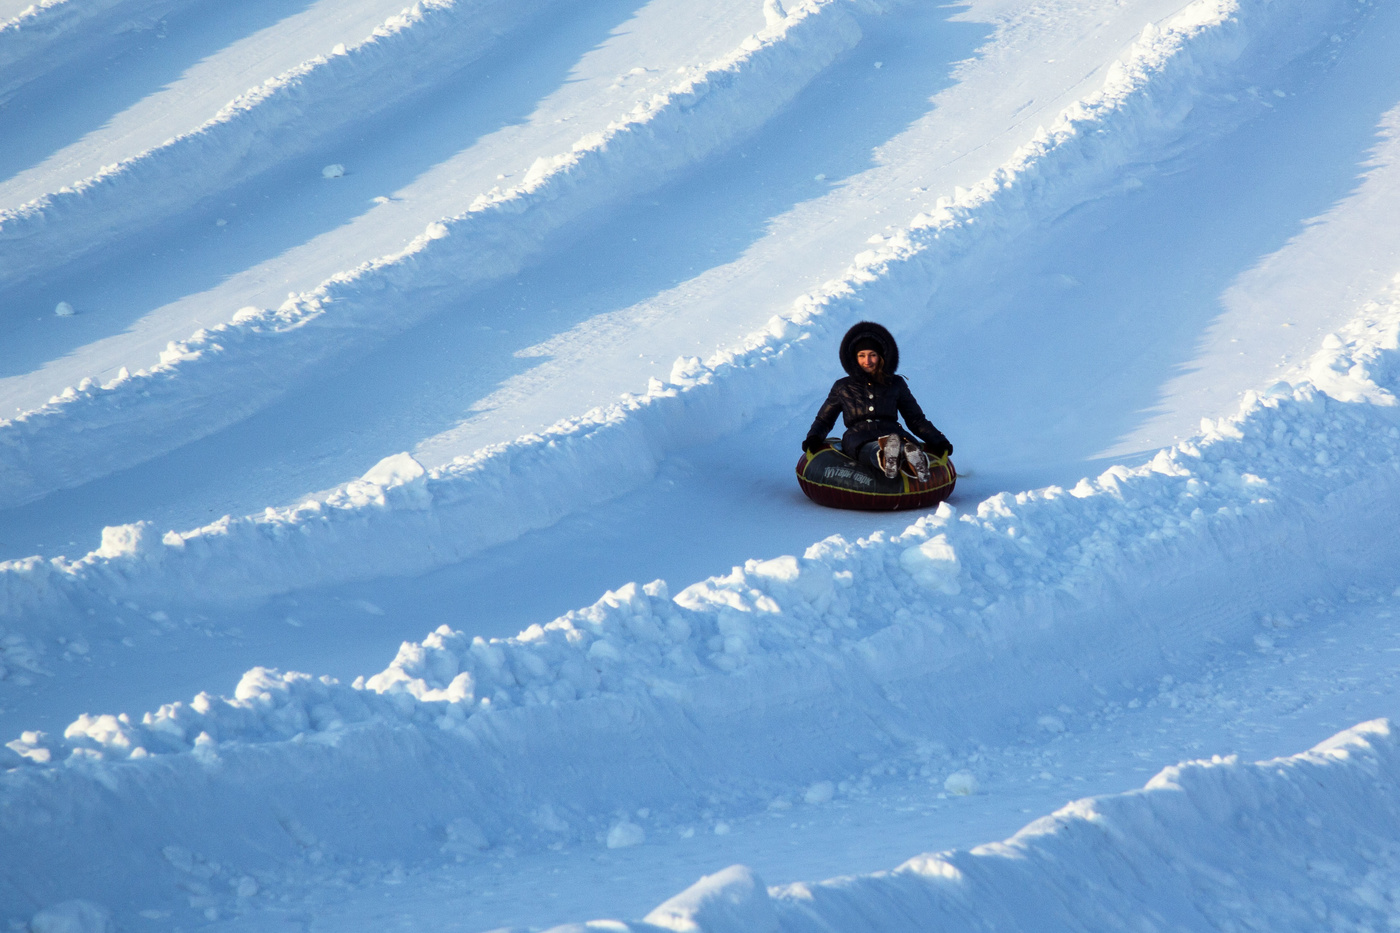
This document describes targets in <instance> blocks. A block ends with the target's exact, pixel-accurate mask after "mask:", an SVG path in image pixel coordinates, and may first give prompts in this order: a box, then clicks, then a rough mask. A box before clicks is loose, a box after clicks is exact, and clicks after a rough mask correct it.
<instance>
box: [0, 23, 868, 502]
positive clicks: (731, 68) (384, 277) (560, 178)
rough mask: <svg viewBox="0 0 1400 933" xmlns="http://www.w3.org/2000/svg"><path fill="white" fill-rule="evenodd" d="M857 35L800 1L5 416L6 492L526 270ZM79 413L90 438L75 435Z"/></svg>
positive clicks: (97, 468)
mask: <svg viewBox="0 0 1400 933" xmlns="http://www.w3.org/2000/svg"><path fill="white" fill-rule="evenodd" d="M441 2H443V3H446V2H447V0H441ZM859 38H860V28H859V26H858V25H857V24H856V22H855V19H854V18H853V17H852V15H851V14H850V12H849V11H848V10H847V7H846V4H845V3H844V2H842V0H808V2H806V3H803V4H801V5H797V6H794V8H793V10H792V11H791V12H789V13H788V14H787V15H786V16H785V17H784V18H782V19H781V20H779V21H777V22H776V23H774V24H773V25H770V26H768V27H766V28H765V29H764V30H762V31H761V32H759V33H758V34H756V35H755V36H752V37H750V38H748V39H746V40H745V41H744V42H743V43H742V44H741V46H740V47H739V48H738V49H736V50H735V51H733V52H732V53H730V54H729V55H727V56H725V57H724V58H722V59H720V60H719V61H716V62H713V63H711V64H710V65H708V66H706V67H705V68H703V69H699V70H697V72H695V73H693V74H690V75H688V76H687V77H686V78H685V79H683V80H682V81H680V82H679V83H677V84H676V85H675V86H673V87H672V88H671V89H670V90H669V91H667V92H666V93H663V94H657V95H654V96H653V97H652V98H651V99H650V100H648V101H646V102H643V103H640V104H638V105H637V106H636V107H635V108H634V109H633V111H632V112H631V113H630V114H628V115H625V116H623V117H620V118H619V119H617V120H614V121H612V122H611V123H609V124H608V126H607V127H606V128H605V129H604V130H603V131H601V132H594V133H590V134H588V135H586V136H584V137H582V138H581V139H579V140H578V141H577V142H576V143H575V144H574V146H573V149H572V150H571V151H570V152H567V153H563V154H560V155H557V156H555V157H554V158H553V159H538V160H536V162H535V164H534V165H533V166H532V167H531V168H530V170H529V171H528V172H527V173H526V175H525V177H524V179H523V180H522V182H521V183H520V184H519V185H517V186H515V187H512V188H510V189H508V190H504V191H502V190H492V191H491V192H488V193H486V194H483V195H481V196H479V197H478V198H477V199H476V200H475V201H474V202H473V204H472V205H471V207H470V209H469V210H468V211H466V212H465V213H463V214H460V215H457V216H455V217H451V218H446V219H444V220H442V221H440V222H435V223H432V224H430V225H429V226H428V227H427V229H426V230H425V231H424V232H423V233H422V234H421V235H419V236H418V237H416V238H415V239H414V240H413V241H412V242H411V243H409V244H408V245H407V246H406V247H405V248H404V249H403V250H402V251H401V252H399V253H396V254H394V255H390V256H385V257H382V258H380V259H378V260H375V261H372V262H368V263H365V264H363V265H361V266H360V267H358V268H356V269H353V270H349V271H346V272H343V273H341V274H339V275H336V276H334V277H332V278H331V279H330V280H328V281H327V282H325V283H323V284H322V285H321V286H320V287H319V288H317V289H315V290H314V291H312V292H310V293H304V294H302V295H300V296H298V297H296V298H293V299H290V300H288V301H287V302H286V303H284V304H283V305H282V306H281V307H280V308H278V309H277V310H275V311H274V310H264V309H255V308H248V309H244V310H243V311H241V312H239V313H238V314H237V315H235V317H234V319H233V320H232V321H231V322H230V323H228V324H224V325H220V326H218V327H213V328H209V329H208V330H200V331H199V332H197V333H196V334H194V335H193V336H192V337H190V338H189V339H188V340H185V341H181V342H179V343H175V342H172V343H171V344H170V345H169V347H168V348H167V349H166V350H165V351H164V352H162V354H161V359H160V362H159V363H158V364H157V365H155V366H153V367H151V368H150V369H143V370H138V371H137V372H136V373H134V374H131V373H128V372H126V371H125V370H123V371H122V373H120V374H119V375H118V376H117V377H116V378H115V379H113V380H111V381H110V382H108V383H106V384H98V383H96V382H94V381H92V380H84V381H83V382H82V383H81V384H80V385H78V386H77V387H71V386H70V387H69V388H68V389H67V390H65V391H64V392H63V393H62V394H60V395H56V396H54V397H53V398H52V399H51V400H50V401H49V404H47V405H45V406H43V407H42V408H39V409H37V410H34V411H31V412H26V413H24V414H22V415H20V416H18V417H16V418H14V419H8V420H0V457H3V460H4V462H5V469H4V471H3V472H0V502H3V503H4V504H6V505H16V504H20V503H23V502H26V501H30V500H33V499H35V498H38V497H40V496H42V495H43V494H45V493H46V492H49V491H52V490H53V489H56V488H64V487H67V486H72V485H77V484H80V483H82V482H84V481H86V480H89V479H92V478H94V477H95V476H99V475H104V474H105V473H108V472H110V471H112V470H114V469H118V468H121V467H125V466H129V465H131V464H134V463H138V462H141V461H143V460H145V459H148V458H150V457H153V456H156V455H158V454H160V453H163V452H164V451H166V450H169V449H172V448H173V447H176V446H179V445H180V444H182V443H185V442H188V441H190V440H193V439H196V438H198V437H202V436H204V435H207V434H210V433H212V432H214V431H216V430H218V429H220V428H222V427H225V426H227V425H228V424H231V423H234V422H236V421H239V420H241V419H242V418H244V417H246V416H247V415H248V414H250V413H251V412H252V411H254V410H256V409H257V408H259V407H261V406H263V405H265V404H267V403H268V402H270V401H271V400H272V399H274V398H275V397H276V396H277V395H278V394H280V393H281V391H282V389H283V386H284V384H285V383H283V382H279V381H276V380H271V379H268V378H267V373H268V372H269V371H277V372H279V373H285V374H288V375H291V374H295V373H298V372H304V371H306V369H308V368H309V367H311V366H313V365H315V364H316V363H317V362H319V361H321V360H325V359H327V358H330V357H331V356H333V355H335V354H337V353H343V352H350V353H353V352H356V351H363V350H364V349H367V348H368V346H369V345H370V344H371V343H373V342H374V341H376V340H378V339H382V338H383V337H384V336H387V335H389V334H392V333H396V332H398V331H401V330H403V329H405V328H407V327H409V326H410V325H412V324H414V323H416V322H417V321H418V320H420V319H421V318H423V317H425V316H427V315H428V314H430V313H432V311H434V310H436V309H438V308H441V307H443V306H444V305H445V304H446V303H449V302H450V300H453V299H456V298H460V297H461V296H462V295H463V294H464V293H466V292H468V291H469V290H470V289H471V288H473V287H476V286H478V285H480V284H482V283H483V282H487V281H490V280H492V279H495V278H499V277H501V276H504V275H508V274H510V273H512V272H514V271H516V270H518V269H519V268H520V267H521V265H522V263H523V262H524V261H525V260H526V258H527V257H528V256H529V254H530V253H531V251H532V250H534V249H536V248H537V245H538V243H539V242H540V241H541V240H542V239H543V238H544V237H545V236H546V235H547V234H549V233H551V232H552V231H554V230H557V229H558V228H560V227H562V226H564V225H566V224H568V223H570V222H572V221H574V220H576V219H577V218H579V217H580V216H582V215H584V214H586V213H588V212H590V211H592V210H595V209H597V208H600V207H602V206H605V205H606V204H607V203H610V202H614V201H616V200H617V199H619V198H625V197H629V196H633V195H636V194H638V193H640V192H642V191H645V190H648V189H650V188H653V187H655V186H657V185H659V184H660V183H661V182H662V181H663V180H664V179H665V178H666V177H667V176H669V175H670V174H672V173H674V172H676V171H678V170H680V169H683V168H685V167H686V166H688V165H691V164H694V163H695V162H697V161H699V160H700V159H703V158H704V157H706V156H708V155H710V154H712V153H714V152H716V151H718V150H719V149H721V148H723V147H724V146H726V145H729V144H731V143H732V142H733V141H734V140H736V139H738V138H740V137H742V136H744V135H746V134H748V133H750V132H752V131H753V130H755V129H757V128H758V127H759V126H760V125H761V124H762V123H763V122H765V121H766V120H767V119H769V118H770V117H771V116H772V115H773V114H774V113H775V112H776V111H777V110H778V109H779V108H781V107H782V106H783V105H784V104H785V103H787V102H788V101H789V100H791V99H792V97H793V96H794V95H796V94H797V93H798V91H800V90H801V89H802V88H803V87H804V86H806V85H807V84H808V83H810V81H811V80H812V79H813V78H814V77H815V76H816V75H817V74H818V73H820V72H821V71H822V70H823V69H824V68H826V67H827V66H828V65H829V64H831V63H832V62H833V61H834V60H835V59H836V58H837V57H838V56H839V55H840V54H841V53H843V52H844V51H846V50H847V49H849V48H850V47H851V46H853V45H854V44H855V43H856V42H857V41H858V40H859ZM294 85H295V82H293V84H292V85H289V87H293V86H294ZM289 93H290V92H289ZM192 145H193V143H192ZM127 197H129V195H127ZM274 364H275V365H274ZM77 423H81V424H82V425H83V430H82V432H81V433H77V432H73V431H72V430H71V426H72V425H74V424H77ZM75 444H80V445H81V447H82V451H81V453H80V452H79V451H78V450H76V449H75Z"/></svg>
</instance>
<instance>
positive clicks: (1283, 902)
mask: <svg viewBox="0 0 1400 933" xmlns="http://www.w3.org/2000/svg"><path fill="white" fill-rule="evenodd" d="M1397 751H1400V749H1397V743H1396V740H1395V737H1394V735H1393V733H1392V730H1391V727H1390V724H1389V723H1388V722H1386V721H1384V720H1379V721H1375V722H1368V723H1362V724H1361V725H1359V726H1356V727H1355V728H1353V729H1350V730H1347V731H1346V732H1342V733H1340V734H1338V735H1336V736H1334V737H1333V738H1331V739H1329V740H1328V741H1326V742H1323V743H1321V744H1320V745H1318V746H1316V747H1314V748H1313V749H1311V750H1310V751H1308V752H1305V753H1303V754H1300V755H1296V756H1293V757H1291V758H1281V759H1274V760H1271V761H1260V762H1256V763H1253V764H1243V763H1241V762H1239V761H1237V760H1235V759H1234V758H1225V759H1222V758H1216V759H1214V760H1211V761H1200V762H1188V763H1185V764H1182V765H1180V766H1177V767H1173V768H1168V769H1166V770H1165V771H1163V772H1162V773H1160V774H1158V775H1157V776H1156V777H1155V778H1153V779H1152V780H1151V781H1150V782H1148V784H1147V785H1146V787H1144V788H1143V789H1142V790H1141V791H1139V792H1137V793H1131V794H1123V795H1118V796H1113V797H1100V798H1096V799H1090V800H1080V801H1077V802H1074V803H1071V804H1069V805H1068V806H1066V807H1064V808H1063V809H1061V810H1059V811H1057V812H1056V813H1054V814H1053V815H1052V816H1049V817H1045V818H1043V819H1041V820H1038V821H1036V822H1035V823H1032V824H1030V825H1029V826H1027V827H1026V828H1025V829H1023V830H1021V831H1020V832H1019V833H1017V834H1016V835H1014V836H1012V837H1011V838H1009V839H1007V840H1005V841H1004V842H1001V843H993V844H988V845H983V846H978V847H977V848H974V849H971V850H966V851H955V852H942V853H937V854H932V853H931V854H928V855H922V856H918V857H916V858H913V859H911V860H909V861H908V862H905V863H904V864H903V865H901V866H899V867H898V868H896V869H894V870H892V871H888V872H880V873H877V874H873V875H866V876H859V877H848V878H839V879H834V880H831V881H826V882H821V883H816V884H793V885H786V886H782V887H779V888H776V889H766V888H765V886H764V884H763V882H762V881H761V880H760V879H759V878H758V876H757V875H755V874H754V873H753V872H752V871H751V870H749V869H748V868H746V867H744V866H732V867H730V868H728V869H725V870H724V871H721V872H717V873H716V874H714V875H710V876H707V877H705V878H702V879H701V880H700V881H698V882H696V883H695V884H694V885H693V886H692V887H690V888H688V889H687V890H686V891H684V892H682V893H680V894H678V895H676V896H675V897H673V898H672V899H670V900H668V901H666V902H665V903H663V904H661V905H659V906H658V907H657V908H656V909H655V910H653V911H652V912H651V913H649V914H647V916H646V918H645V919H644V920H643V921H641V922H638V923H626V924H623V923H615V922H610V923H608V924H607V925H606V926H605V927H604V928H606V929H614V930H627V931H634V933H654V931H661V930H672V931H674V930H696V931H700V930H703V931H705V933H741V931H743V933H750V931H755V930H764V931H772V933H777V931H783V933H788V931H792V933H797V931H813V933H816V931H828V930H833V929H862V930H879V931H882V933H884V931H890V933H893V931H900V930H909V931H917V930H927V929H929V928H930V927H943V926H949V927H959V926H961V927H964V928H966V927H972V926H975V927H976V928H977V929H981V930H989V931H1030V930H1075V929H1111V928H1120V929H1122V928H1128V927H1131V926H1134V925H1148V924H1150V925H1152V926H1161V927H1166V926H1170V928H1172V929H1177V930H1217V929H1221V928H1230V927H1233V926H1235V925H1236V924H1248V925H1250V926H1255V927H1257V928H1261V929H1269V930H1296V931H1299V933H1303V931H1310V930H1315V929H1316V928H1317V924H1318V922H1319V920H1320V918H1321V917H1324V916H1325V917H1326V918H1327V922H1328V923H1330V924H1333V925H1343V924H1345V925H1348V926H1351V925H1354V926H1355V928H1358V929H1366V928H1369V927H1374V926H1379V925H1382V924H1385V923H1386V922H1387V921H1388V920H1389V919H1390V918H1391V917H1393V916H1394V911H1395V903H1394V893H1393V892H1394V887H1395V884H1396V882H1397V881H1400V857H1397V856H1400V853H1397V851H1396V848H1395V844H1394V841H1393V840H1394V833H1395V831H1396V829H1397V828H1400V800H1398V799H1397V798H1396V795H1395V794H1394V792H1393V788H1394V786H1395V782H1394V779H1393V778H1394V775H1395V774H1396V773H1397V769H1400V756H1397ZM1299 891H1306V892H1307V893H1306V895H1305V896H1304V897H1303V898H1301V899H1300V897H1299ZM1300 900H1302V901H1303V902H1302V903H1300ZM579 929H580V927H577V926H568V927H558V928H555V933H565V931H575V930H579Z"/></svg>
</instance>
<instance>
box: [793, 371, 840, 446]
mask: <svg viewBox="0 0 1400 933" xmlns="http://www.w3.org/2000/svg"><path fill="white" fill-rule="evenodd" d="M838 382H839V380H838ZM840 415H841V398H840V396H839V395H837V393H836V386H835V385H833V386H832V387H831V392H830V393H828V395H827V397H826V401H825V402H823V403H822V407H821V408H820V409H819V410H818V411H817V417H816V420H814V421H813V422H812V426H811V427H810V428H808V429H807V437H806V438H805V439H804V440H803V441H802V449H803V450H811V449H812V448H814V447H818V446H820V445H821V443H822V442H823V441H825V440H826V435H827V433H828V432H830V431H831V428H832V426H833V425H835V424H836V419H837V418H838V417H840Z"/></svg>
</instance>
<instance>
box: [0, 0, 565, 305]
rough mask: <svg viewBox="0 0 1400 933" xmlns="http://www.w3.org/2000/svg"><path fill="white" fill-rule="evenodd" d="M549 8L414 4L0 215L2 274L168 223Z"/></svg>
mask: <svg viewBox="0 0 1400 933" xmlns="http://www.w3.org/2000/svg"><path fill="white" fill-rule="evenodd" d="M551 3H552V0H531V2H529V3H513V4H506V3H504V2H503V0H418V2H416V3H414V4H413V6H411V7H408V8H407V9H405V10H404V11H403V12H402V13H399V14H396V15H395V16H392V17H390V18H389V19H388V20H386V21H385V22H384V24H383V25H381V26H379V27H378V28H376V29H375V30H374V32H373V33H371V34H370V35H369V36H368V37H366V38H365V39H364V40H363V41H361V42H359V43H357V44H356V45H354V46H351V47H346V46H343V45H338V46H336V48H335V49H333V50H331V51H330V52H328V53H327V54H326V55H318V56H316V57H315V58H312V59H310V60H309V61H305V62H302V63H301V64H299V65H297V66H296V67H294V68H291V69H288V70H287V71H285V72H283V73H281V74H279V75H275V76H273V77H271V78H268V79H267V80H266V81H264V82H263V83H262V84H261V85H259V86H257V87H254V88H251V89H249V90H248V91H246V92H244V93H243V94H241V95H239V96H238V97H237V98H235V99H234V100H232V101H230V102H229V103H228V104H226V105H225V106H224V107H223V108H222V109H220V110H219V112H218V113H216V114H215V115H214V116H213V117H211V118H209V119H208V120H207V121H205V122H204V123H203V124H202V125H200V126H198V127H196V128H195V129H193V130H191V131H189V132H187V133H182V134H181V135H179V136H176V137H174V138H172V139H170V140H167V141H166V142H164V143H162V144H161V145H159V146H156V147H153V148H151V149H148V150H146V151H145V152H142V153H138V154H137V155H134V156H131V157H129V158H127V159H123V160H122V161H120V162H118V163H116V164H113V165H108V166H104V167H103V168H102V170H101V171H99V172H97V173H96V174H94V175H92V176H91V177H88V178H84V179H82V180H80V181H77V182H75V183H74V184H72V185H70V186H67V187H65V188H63V189H61V190H59V191H57V192H54V193H51V194H46V195H44V196H43V197H40V198H36V199H35V200H33V201H30V202H29V203H27V204H24V205H21V206H19V207H16V208H10V209H7V210H3V211H0V242H4V243H5V244H6V247H7V248H6V250H5V253H6V257H5V262H4V266H3V269H0V272H3V275H4V277H5V278H6V279H7V280H8V281H11V282H17V281H21V280H23V279H26V278H29V277H31V276H34V275H38V274H42V273H44V272H46V271H50V270H52V269H54V268H56V267H58V266H60V265H62V264H63V263H65V262H69V261H71V260H73V259H75V258H77V257H78V256H81V255H83V254H85V253H89V252H92V251H93V250H97V249H101V248H102V247H104V246H107V245H109V244H111V243H112V242H114V241H116V240H117V239H119V238H120V237H123V236H127V235H129V234H130V233H131V231H132V230H134V229H140V228H142V227H146V226H149V225H152V224H155V223H158V222H160V221H161V220H163V219H166V218H168V217H171V216H173V215H174V214H176V213H178V212H180V211H182V210H185V209H187V208H189V207H190V206H191V205H192V204H194V203H195V202H197V201H199V200H201V199H203V198H206V197H209V196H210V195H211V194H213V193H215V192H217V191H220V190H223V189H225V188H227V187H230V186H232V185H235V184H237V183H239V182H241V181H243V180H245V179H247V178H250V177H252V176H254V175H256V174H258V173H259V172H261V171H263V170H265V169H267V168H269V167H271V166H272V165H274V164H276V163H277V162H279V161H282V160H284V159H286V158H288V156H289V155H295V154H296V152H297V151H299V150H304V149H306V148H309V147H310V146H312V145H313V144H314V143H315V141H316V140H317V139H318V138H319V137H320V136H321V135H323V134H325V133H328V132H331V131H333V130H335V129H337V128H339V127H340V126H342V125H344V124H346V123H348V122H350V121H351V120H353V119H355V118H357V117H362V116H364V115H365V113H366V112H367V111H370V112H373V111H375V110H380V109H384V108H386V107H389V106H392V105H393V104H394V103H395V102H397V101H399V100H402V99H403V98H404V97H406V96H408V95H409V94H411V93H413V92H415V91H417V90H421V89H422V88H423V87H424V86H425V85H426V84H429V83H431V81H432V77H431V76H433V75H442V74H446V73H450V72H452V71H456V70H457V69H459V68H461V67H463V66H465V65H467V64H469V63H470V62H472V61H473V60H475V59H477V58H479V57H481V56H482V55H483V54H485V53H486V52H487V51H488V50H489V49H490V48H491V47H492V46H493V45H494V44H495V43H496V42H497V41H498V40H499V39H500V37H501V36H502V35H504V34H505V33H506V32H507V31H508V30H509V29H510V28H512V27H514V26H518V25H519V24H521V23H523V22H526V21H528V20H529V19H531V18H532V17H534V16H537V15H538V14H539V13H541V12H542V11H543V10H545V9H548V8H549V6H550V5H551ZM406 62H412V63H413V67H411V68H409V67H405V63H406ZM425 74H427V75H428V76H429V77H427V78H425V77H424V75H425ZM308 128H310V131H309V132H308Z"/></svg>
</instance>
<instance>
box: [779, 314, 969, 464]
mask: <svg viewBox="0 0 1400 933" xmlns="http://www.w3.org/2000/svg"><path fill="white" fill-rule="evenodd" d="M840 358H841V368H842V369H844V370H846V372H847V373H848V375H847V376H846V377H845V378H843V379H837V380H836V383H835V385H833V386H832V387H831V393H830V394H829V395H828V396H827V397H826V402H824V403H823V404H822V407H821V410H820V411H818V412H817V417H816V420H815V421H813V422H812V427H811V430H809V431H808V432H807V437H806V439H805V440H803V441H802V449H803V450H805V451H807V452H809V453H811V452H814V451H817V450H820V449H821V448H822V447H824V446H826V435H827V432H828V431H830V430H831V428H832V426H833V425H835V424H836V416H837V415H838V414H839V415H842V416H843V417H844V419H845V424H846V433H845V434H844V435H842V437H841V449H842V450H843V451H844V452H845V453H846V456H848V457H850V458H851V459H853V460H856V461H858V462H860V463H864V464H866V465H868V466H869V467H871V469H873V470H876V471H878V472H881V473H884V474H885V476H887V477H889V478H890V479H893V478H894V477H895V476H897V475H898V474H899V467H900V462H901V460H903V462H905V463H907V464H908V465H909V468H910V470H912V471H913V472H914V474H915V475H916V476H918V477H919V480H920V481H921V482H927V481H928V478H929V460H928V458H929V455H930V454H932V455H933V456H934V457H940V458H941V457H945V456H947V455H948V454H951V453H952V452H953V445H952V444H950V443H948V438H946V437H944V436H943V432H942V431H940V430H938V429H937V428H935V427H934V426H933V422H931V421H929V420H928V418H927V417H925V415H924V412H923V409H921V408H920V407H919V403H918V402H916V401H915V400H914V394H913V393H912V392H910V391H909V385H908V383H906V382H905V381H904V377H903V376H897V375H895V371H896V370H897V369H898V368H899V345H898V344H897V343H895V340H894V337H893V336H891V334H890V332H889V331H888V330H886V329H885V328H883V327H881V326H880V325H879V324H876V323H874V322H872V321H861V322H860V323H859V324H856V325H855V326H854V327H852V328H851V329H850V330H848V331H846V336H845V337H843V338H842V340H841V352H840ZM900 415H903V416H904V421H905V423H906V424H907V425H908V426H909V430H907V431H906V430H905V429H904V428H902V427H900V424H899V416H900ZM910 431H912V432H913V434H911V433H910ZM915 435H917V437H918V439H919V440H922V441H923V446H922V447H921V446H920V445H919V444H918V443H917V442H916V440H915Z"/></svg>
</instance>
